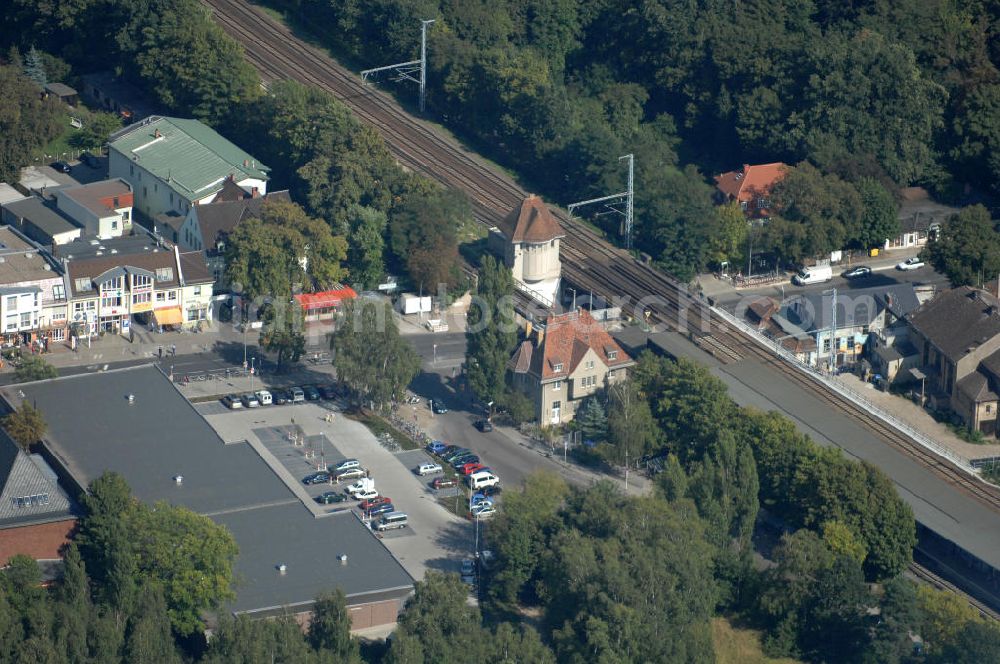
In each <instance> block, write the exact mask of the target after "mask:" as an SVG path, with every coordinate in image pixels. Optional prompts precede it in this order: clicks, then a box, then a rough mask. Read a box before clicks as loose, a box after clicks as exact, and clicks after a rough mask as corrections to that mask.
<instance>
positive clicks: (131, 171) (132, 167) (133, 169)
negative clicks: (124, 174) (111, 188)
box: [128, 164, 135, 175]
mask: <svg viewBox="0 0 1000 664" xmlns="http://www.w3.org/2000/svg"><path fill="white" fill-rule="evenodd" d="M128 174H129V175H135V166H133V165H132V164H129V165H128Z"/></svg>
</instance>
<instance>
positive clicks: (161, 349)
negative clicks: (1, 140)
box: [158, 346, 163, 360]
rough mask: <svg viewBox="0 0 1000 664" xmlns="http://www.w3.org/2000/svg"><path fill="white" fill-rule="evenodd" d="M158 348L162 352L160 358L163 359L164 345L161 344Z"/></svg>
mask: <svg viewBox="0 0 1000 664" xmlns="http://www.w3.org/2000/svg"><path fill="white" fill-rule="evenodd" d="M158 350H159V352H160V359H161V360H162V359H163V346H160V347H159V349H158Z"/></svg>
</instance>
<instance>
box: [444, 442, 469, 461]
mask: <svg viewBox="0 0 1000 664" xmlns="http://www.w3.org/2000/svg"><path fill="white" fill-rule="evenodd" d="M462 449H465V448H464V447H461V446H459V445H445V448H444V449H443V450H441V454H440V455H439V456H440V457H441V458H442V459H445V458H447V457H448V455H449V454H451V453H452V452H457V451H458V450H462Z"/></svg>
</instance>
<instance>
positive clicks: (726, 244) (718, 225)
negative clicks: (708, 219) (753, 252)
mask: <svg viewBox="0 0 1000 664" xmlns="http://www.w3.org/2000/svg"><path fill="white" fill-rule="evenodd" d="M712 222H713V225H714V229H713V231H712V234H711V236H710V237H711V242H712V246H711V249H710V250H709V254H708V259H709V260H710V261H712V262H714V263H721V262H722V261H733V260H735V259H737V258H739V257H741V256H743V255H744V254H745V252H746V249H745V247H746V242H747V234H748V232H749V223H748V222H747V218H746V215H744V214H743V210H742V209H741V208H740V205H739V203H737V202H735V201H733V202H731V203H727V204H725V205H719V206H716V208H715V218H714V219H712Z"/></svg>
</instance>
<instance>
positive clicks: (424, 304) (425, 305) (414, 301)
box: [398, 293, 431, 316]
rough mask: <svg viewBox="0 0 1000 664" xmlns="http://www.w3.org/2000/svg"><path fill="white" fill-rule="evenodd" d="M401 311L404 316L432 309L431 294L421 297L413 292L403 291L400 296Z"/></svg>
mask: <svg viewBox="0 0 1000 664" xmlns="http://www.w3.org/2000/svg"><path fill="white" fill-rule="evenodd" d="M398 306H399V312H400V313H401V314H403V315H404V316H409V315H410V314H419V313H428V312H430V310H431V296H430V295H424V296H423V297H420V296H418V295H414V294H413V293H403V294H402V295H400V296H399V302H398Z"/></svg>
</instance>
